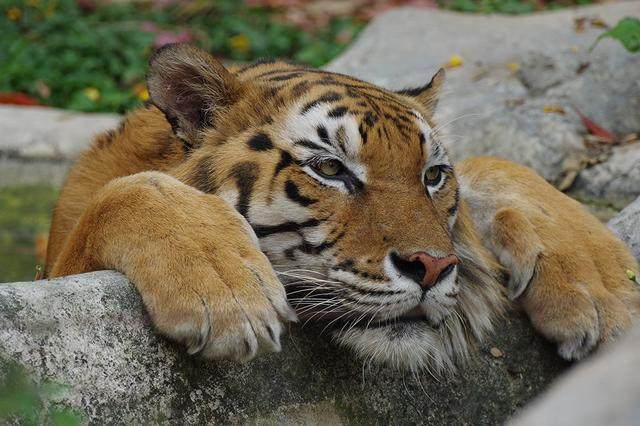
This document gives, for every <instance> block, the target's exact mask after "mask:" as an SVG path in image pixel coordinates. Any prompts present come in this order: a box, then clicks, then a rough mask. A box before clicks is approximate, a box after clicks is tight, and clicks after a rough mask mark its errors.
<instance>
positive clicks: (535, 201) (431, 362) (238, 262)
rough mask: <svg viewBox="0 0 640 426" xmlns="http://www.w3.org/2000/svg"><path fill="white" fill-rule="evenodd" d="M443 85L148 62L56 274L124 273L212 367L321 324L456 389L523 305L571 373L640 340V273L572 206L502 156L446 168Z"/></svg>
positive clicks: (87, 161)
mask: <svg viewBox="0 0 640 426" xmlns="http://www.w3.org/2000/svg"><path fill="white" fill-rule="evenodd" d="M443 82H444V72H443V71H439V72H438V73H436V75H435V76H434V77H433V78H432V79H431V80H430V81H429V82H428V83H427V84H425V85H424V86H422V87H417V88H412V89H407V90H402V91H399V92H392V91H389V90H385V89H382V88H379V87H376V86H374V85H371V84H368V83H366V82H363V81H360V80H357V79H355V78H352V77H349V76H345V75H340V74H336V73H331V72H326V71H320V70H315V69H308V68H304V67H300V66H297V65H292V64H288V63H284V62H280V61H263V62H258V63H255V64H251V65H246V66H242V67H230V68H225V67H224V66H222V65H221V64H220V63H219V62H218V61H216V60H215V59H214V58H213V57H211V56H210V55H209V54H207V53H205V52H202V51H201V50H198V49H196V48H194V47H191V46H188V45H183V44H176V45H169V46H166V47H164V48H162V49H160V50H159V51H157V52H156V53H155V54H154V56H153V57H152V59H151V61H150V68H149V73H148V76H147V85H148V88H149V92H150V97H151V102H150V103H149V104H147V105H145V106H143V107H141V108H139V109H138V110H136V111H134V112H132V113H130V114H129V115H128V116H127V117H126V118H125V119H124V120H123V122H122V124H121V125H120V127H119V128H118V129H113V130H110V131H108V132H105V133H103V134H101V135H99V136H97V137H96V138H95V140H94V142H93V144H92V146H91V147H90V148H89V149H88V150H87V151H86V152H84V153H83V154H82V155H81V156H80V158H79V159H78V161H77V163H76V164H75V166H74V167H73V169H72V170H71V172H70V175H69V178H68V180H67V182H66V184H65V185H64V187H63V189H62V191H61V194H60V198H59V200H58V203H57V205H56V207H55V210H54V214H53V220H52V226H51V232H50V238H49V246H48V251H47V268H46V269H47V273H48V276H50V277H54V276H60V275H68V274H73V273H81V272H87V271H92V270H99V269H116V270H118V271H121V272H122V273H124V274H125V275H126V276H127V277H128V278H129V279H130V280H131V281H132V282H133V283H134V284H135V286H136V288H137V289H138V291H139V292H140V294H141V295H142V299H143V302H144V304H145V307H146V309H147V311H148V313H149V314H150V316H151V318H152V320H153V323H154V325H155V327H156V329H157V330H158V331H159V332H160V333H162V334H164V335H166V336H168V337H169V338H171V339H173V340H175V341H178V342H180V343H183V344H184V345H185V346H186V347H187V350H188V352H189V353H191V354H200V355H201V356H204V357H207V358H210V359H233V360H238V361H247V360H250V359H252V358H253V357H255V356H256V355H258V354H260V353H263V352H275V351H279V350H280V349H281V343H280V336H281V334H282V332H283V329H284V325H285V324H286V323H287V322H292V321H297V320H301V321H304V322H305V323H306V322H307V321H312V322H314V321H317V322H319V323H320V324H321V326H323V327H326V328H329V329H331V330H332V332H333V335H334V337H335V340H336V341H337V342H338V343H339V344H341V345H344V346H347V347H349V348H351V349H353V350H354V351H355V353H356V354H358V355H359V356H360V357H362V358H363V359H365V360H372V361H375V362H379V363H383V364H388V365H391V366H394V367H397V368H401V369H409V370H414V371H416V370H421V369H429V370H431V371H441V372H442V371H452V370H453V369H454V368H455V366H456V365H457V364H459V363H460V361H462V360H463V359H465V358H466V357H467V356H468V354H469V351H470V347H471V346H472V344H473V342H477V341H481V340H482V339H483V338H484V337H485V336H487V335H488V334H489V333H491V332H492V329H493V325H494V322H495V320H496V319H497V318H499V317H500V316H501V315H502V314H503V313H504V312H505V311H506V310H507V309H511V307H512V306H516V307H518V308H519V309H522V310H523V311H524V312H526V314H527V315H528V316H529V318H530V319H531V323H532V325H533V327H535V329H536V330H538V332H540V333H541V334H542V335H543V336H545V337H546V338H548V339H550V340H552V341H554V342H556V343H557V344H558V351H559V354H560V355H561V356H562V357H564V358H566V359H569V360H574V359H581V358H583V357H584V356H586V355H587V354H589V353H590V352H592V351H593V350H594V349H596V348H597V347H598V346H599V345H601V344H605V343H608V342H610V341H612V340H615V338H616V337H617V336H618V335H620V334H621V333H622V332H624V331H625V330H626V329H628V328H629V327H630V326H631V324H633V323H634V322H636V321H637V318H638V314H639V312H640V291H638V289H637V288H635V287H634V284H633V283H632V282H631V281H629V280H628V278H627V275H626V272H627V270H631V271H634V272H635V273H636V274H638V264H637V261H636V260H635V259H634V258H633V256H632V255H631V254H630V252H629V250H628V249H627V248H626V247H625V245H624V244H623V243H622V242H621V241H619V240H618V239H617V238H616V237H615V236H614V235H613V234H611V233H610V232H609V231H608V230H607V228H606V227H604V226H603V225H602V224H601V223H600V222H599V221H598V220H597V219H595V218H594V217H593V216H591V215H590V214H589V213H587V212H586V211H585V210H584V209H583V208H582V206H580V204H579V203H577V202H575V201H573V200H571V199H570V198H568V197H567V196H565V195H564V194H562V193H560V192H558V191H557V190H556V189H554V188H553V187H552V186H551V185H549V184H548V183H546V182H545V181H544V180H543V179H542V178H541V177H539V176H538V175H537V174H536V173H535V172H533V171H532V170H530V169H528V168H526V167H523V166H520V165H517V164H514V163H511V162H508V161H505V160H501V159H498V158H472V159H468V160H465V161H463V162H460V163H458V164H456V165H454V164H453V163H452V161H451V159H450V158H449V156H448V154H447V151H446V149H445V147H444V146H443V144H442V141H441V136H440V132H439V129H438V127H437V126H436V125H435V123H434V122H433V114H434V110H435V108H436V104H437V97H438V91H439V89H440V88H441V86H442V84H443Z"/></svg>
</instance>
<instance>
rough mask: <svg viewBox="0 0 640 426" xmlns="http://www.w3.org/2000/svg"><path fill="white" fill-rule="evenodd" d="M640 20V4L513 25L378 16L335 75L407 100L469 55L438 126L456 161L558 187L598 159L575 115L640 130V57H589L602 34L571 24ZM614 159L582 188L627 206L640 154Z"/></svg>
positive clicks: (621, 151) (605, 52) (409, 11)
mask: <svg viewBox="0 0 640 426" xmlns="http://www.w3.org/2000/svg"><path fill="white" fill-rule="evenodd" d="M639 13H640V4H639V3H637V2H623V3H616V4H606V5H597V6H591V7H582V8H575V9H566V10H563V11H558V12H550V13H540V14H531V15H523V16H515V17H513V16H499V15H486V16H478V15H468V14H465V15H462V14H456V13H451V12H444V11H435V10H426V9H413V8H401V9H397V10H393V11H390V12H388V13H386V14H384V15H381V16H380V17H378V18H377V19H376V20H375V21H374V22H373V23H372V24H370V25H369V26H368V27H367V28H366V29H365V30H364V31H363V32H362V33H361V35H360V36H359V38H358V39H357V40H356V42H355V43H354V44H353V45H352V46H351V47H350V48H349V49H348V50H347V51H346V52H345V53H344V54H343V55H341V56H340V57H339V58H337V59H336V60H334V61H333V62H332V63H330V64H329V65H328V67H327V68H328V69H330V70H332V71H338V72H342V73H346V74H351V75H355V76H356V77H360V78H362V79H364V80H368V81H371V82H374V83H377V84H380V85H383V86H386V87H389V88H392V89H399V88H404V87H412V86H413V87H414V86H418V85H422V84H424V83H425V82H427V81H428V79H429V78H430V77H431V75H433V74H434V73H435V71H436V70H437V69H438V68H439V67H441V66H442V65H443V64H445V63H447V61H448V59H449V57H450V56H451V55H452V54H458V55H461V56H462V57H463V58H464V59H465V64H464V65H463V66H461V67H458V68H453V69H450V70H449V71H448V75H447V78H448V82H447V84H446V86H445V89H444V95H443V97H442V98H441V102H440V107H439V112H438V113H437V115H436V120H437V122H438V123H439V124H440V125H443V126H444V127H445V131H444V133H445V142H446V143H447V145H448V146H449V150H450V152H451V153H452V155H453V156H454V158H456V159H462V158H466V157H469V156H473V155H497V156H501V157H504V158H507V159H510V160H513V161H517V162H520V163H523V164H525V165H528V166H530V167H533V168H534V169H535V170H536V171H538V173H540V174H541V175H542V176H543V177H545V178H546V179H547V180H549V181H551V182H553V183H556V184H558V183H560V182H561V181H562V180H563V179H564V177H565V175H566V172H567V170H566V168H567V167H569V166H570V165H572V164H576V163H578V164H579V167H580V169H581V168H583V167H584V165H585V164H586V163H589V162H591V161H588V160H589V159H590V158H591V157H592V156H593V153H592V152H591V151H590V150H589V149H587V147H586V146H585V145H584V142H583V140H584V136H585V135H586V129H585V127H584V125H583V124H582V122H581V120H580V118H579V117H578V115H577V114H576V111H575V110H574V106H575V107H578V108H579V109H580V110H581V111H582V112H583V113H584V114H585V115H586V116H587V117H589V118H590V119H592V120H593V121H594V122H596V123H598V124H599V125H601V126H603V127H605V128H607V129H608V130H610V131H612V132H614V133H616V134H618V135H626V134H628V133H631V132H638V131H640V55H637V54H636V55H634V54H631V53H628V52H626V51H625V50H624V48H623V47H622V46H621V45H620V44H619V43H617V42H616V41H613V40H608V39H607V40H603V41H602V42H601V44H599V45H598V46H597V47H596V48H595V49H594V50H593V51H592V52H589V51H588V48H589V47H590V46H591V45H592V44H593V42H594V40H595V39H596V38H597V36H598V35H599V34H600V33H601V32H602V30H601V29H599V28H595V27H594V26H592V25H590V24H589V19H586V21H585V22H586V24H585V26H584V30H583V31H582V32H576V30H575V28H574V25H575V21H574V20H575V19H576V18H581V17H598V18H600V19H602V20H604V21H605V22H607V23H609V24H615V23H616V22H617V21H618V20H619V19H621V18H622V17H624V16H638V14H639ZM549 107H551V108H549ZM558 107H559V108H558ZM545 111H547V112H545ZM446 134H449V135H451V136H449V137H447V136H446ZM611 151H612V155H611V157H610V159H609V160H608V161H606V162H605V163H603V164H600V165H597V166H595V167H593V168H592V169H587V170H585V171H583V172H582V173H580V175H579V177H578V182H579V185H577V186H578V189H579V190H580V191H581V192H582V193H584V194H586V195H593V196H597V197H606V198H607V199H618V198H620V197H624V199H625V200H626V201H627V202H628V201H629V199H633V198H635V197H636V196H638V195H640V168H638V167H635V168H633V167H632V166H631V164H638V163H637V159H638V158H640V144H639V143H636V144H633V145H629V146H624V147H615V148H613V149H612V150H611ZM621 158H625V159H626V161H619V160H620V159H621ZM633 159H636V162H635V163H634V162H633Z"/></svg>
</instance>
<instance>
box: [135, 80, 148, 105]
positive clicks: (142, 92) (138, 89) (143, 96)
mask: <svg viewBox="0 0 640 426" xmlns="http://www.w3.org/2000/svg"><path fill="white" fill-rule="evenodd" d="M133 93H135V94H136V97H137V98H138V99H139V100H141V101H142V102H144V101H146V100H147V99H149V91H148V90H147V88H146V86H145V85H144V84H143V83H138V84H136V85H134V86H133Z"/></svg>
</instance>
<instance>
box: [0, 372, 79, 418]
mask: <svg viewBox="0 0 640 426" xmlns="http://www.w3.org/2000/svg"><path fill="white" fill-rule="evenodd" d="M68 389H69V387H68V386H65V385H62V384H60V383H58V382H55V381H52V380H45V381H43V382H42V383H40V384H39V385H36V384H34V383H33V382H32V381H31V380H30V379H29V376H28V374H27V372H26V371H25V369H24V368H23V367H22V366H20V365H19V364H17V363H16V362H13V361H4V360H0V423H2V424H4V423H5V422H7V423H8V424H19V425H25V426H31V425H34V426H35V425H40V424H47V425H52V426H76V425H80V424H81V423H82V415H81V414H80V413H79V412H77V411H76V410H73V409H71V408H69V407H67V406H64V405H61V404H56V403H54V402H52V401H53V400H55V399H58V398H60V397H61V396H62V395H63V394H64V393H65V392H66V391H67V390H68Z"/></svg>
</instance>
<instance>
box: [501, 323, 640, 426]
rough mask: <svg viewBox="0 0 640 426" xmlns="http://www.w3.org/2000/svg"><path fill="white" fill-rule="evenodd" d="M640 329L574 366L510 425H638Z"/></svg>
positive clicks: (639, 404) (639, 414)
mask: <svg viewBox="0 0 640 426" xmlns="http://www.w3.org/2000/svg"><path fill="white" fill-rule="evenodd" d="M638 365H640V328H635V329H634V330H633V331H632V332H630V333H629V335H627V336H625V338H624V339H623V340H621V341H620V342H619V343H617V344H616V345H615V346H614V347H612V348H610V350H609V351H606V352H604V353H602V354H598V355H597V356H596V357H594V358H592V359H590V360H587V361H585V362H583V363H581V364H580V365H578V366H577V367H576V368H575V369H574V370H573V371H571V372H570V373H569V374H568V375H566V376H565V377H563V378H561V379H560V380H559V381H558V382H556V383H555V384H554V385H553V387H552V388H551V389H549V390H548V391H547V392H545V393H544V394H543V395H542V396H541V397H539V398H537V399H536V400H535V401H534V402H533V403H532V404H530V405H528V406H527V408H526V409H525V410H524V411H523V413H522V414H521V415H519V416H518V417H517V418H516V419H515V420H514V421H512V422H509V425H510V426H535V425H562V426H600V425H608V426H627V425H637V424H640V411H639V410H638V407H640V374H638V371H637V370H638Z"/></svg>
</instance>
